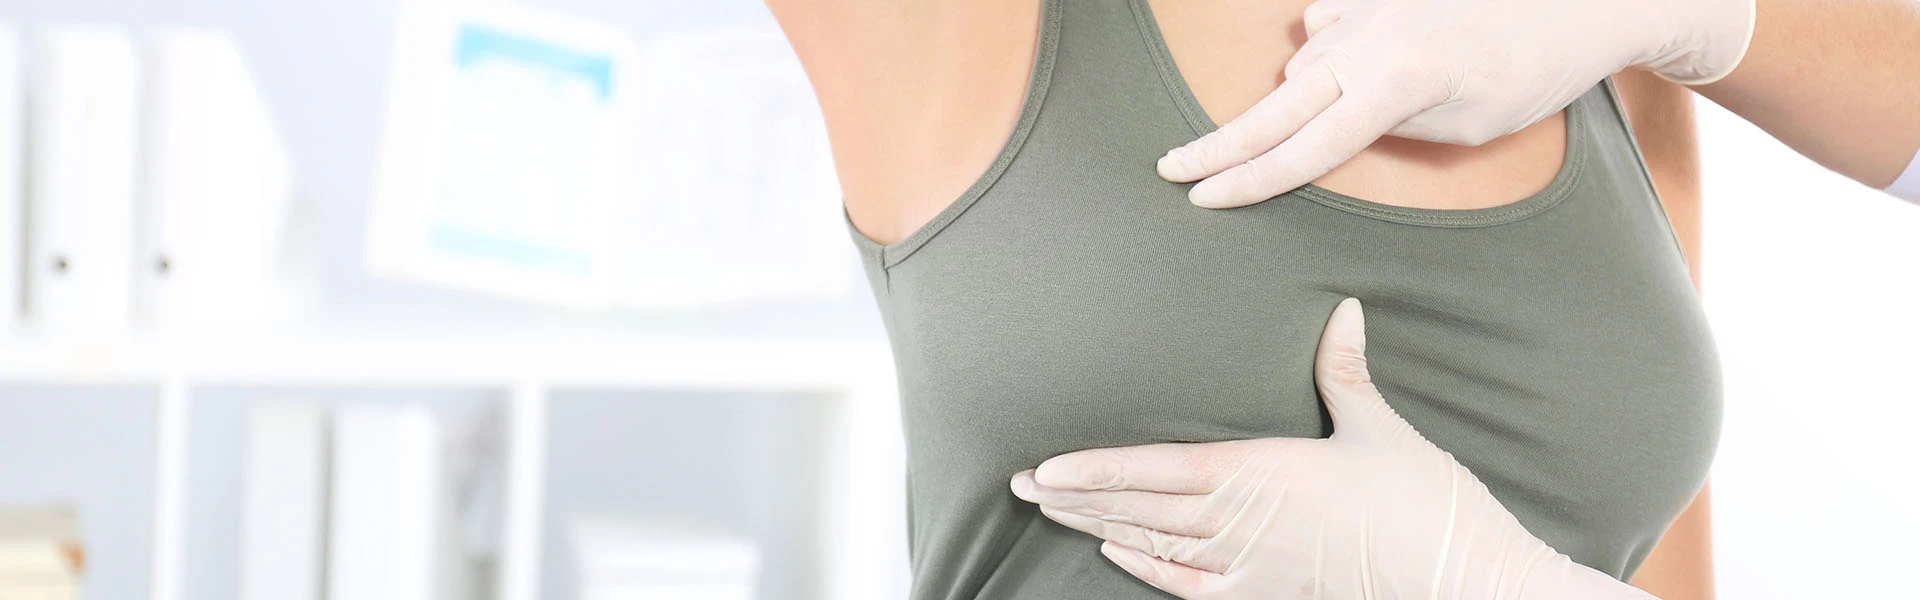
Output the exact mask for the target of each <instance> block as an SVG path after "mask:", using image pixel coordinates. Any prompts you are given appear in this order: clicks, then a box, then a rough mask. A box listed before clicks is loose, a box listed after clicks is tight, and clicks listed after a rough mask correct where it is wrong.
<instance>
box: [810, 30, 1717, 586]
mask: <svg viewBox="0 0 1920 600" xmlns="http://www.w3.org/2000/svg"><path fill="white" fill-rule="evenodd" d="M1038 30H1039V32H1040V34H1039V43H1038V52H1031V51H1030V52H1029V56H1030V57H1032V59H1033V68H1032V70H1031V71H1032V72H1031V76H1030V81H1031V86H1030V90H1029V92H1028V94H1027V99H1026V102H1025V105H1024V106H1023V107H1021V110H1020V114H1019V116H1018V118H1017V119H1016V121H1015V125H1014V127H1013V133H1012V135H1011V136H1009V137H1007V138H1006V142H1005V146H1004V147H1003V148H1002V149H1001V151H1000V152H999V153H998V154H996V155H994V156H992V157H991V162H988V163H986V164H984V165H982V166H981V170H984V171H985V172H986V174H985V175H984V176H979V178H978V179H977V180H976V181H973V182H972V184H971V187H970V188H969V189H968V190H967V192H966V193H964V194H962V195H961V198H960V199H959V200H958V201H957V202H954V203H953V204H952V205H951V206H948V207H946V208H943V209H941V210H939V211H937V214H935V215H932V218H931V221H930V222H928V223H927V224H926V225H925V226H923V227H920V228H918V229H917V230H914V231H913V232H912V233H911V234H910V235H906V236H904V239H902V240H900V241H898V242H896V243H893V244H889V245H881V244H878V243H875V242H873V241H872V240H869V239H866V238H865V237H864V236H860V235H859V234H857V233H856V239H857V241H858V242H860V244H861V246H862V250H863V254H864V258H865V260H866V261H867V265H868V274H869V276H870V279H871V281H872V283H873V288H874V292H875V294H876V296H877V297H878V298H879V301H880V305H881V308H882V312H883V314H884V315H885V318H886V322H887V327H888V330H889V334H890V336H891V338H892V340H893V345H894V353H895V359H896V362H897V365H898V368H899V370H900V379H901V382H902V390H901V392H902V408H903V413H904V416H905V425H906V433H907V438H908V453H909V455H908V464H909V473H908V479H909V498H908V500H909V503H910V512H909V514H910V517H911V522H910V526H909V528H910V534H911V544H912V547H911V553H912V561H913V567H914V584H913V597H914V598H916V599H931V598H972V597H982V598H1049V599H1068V600H1071V599H1075V598H1100V599H1102V600H1112V599H1117V598H1150V597H1161V595H1160V594H1159V593H1158V592H1156V591H1154V590H1152V589H1151V588H1149V587H1147V586H1145V585H1144V584H1141V583H1139V582H1137V581H1135V580H1133V579H1132V578H1131V577H1129V576H1127V575H1126V574H1125V573H1124V572H1122V571H1120V570H1119V569H1117V568H1115V567H1113V566H1112V565H1110V564H1109V563H1107V562H1106V561H1105V560H1104V559H1103V558H1101V557H1100V555H1099V554H1098V552H1097V550H1096V548H1097V545H1098V540H1095V539H1093V538H1090V537H1087V536H1085V535H1082V534H1079V533H1077V532H1073V531H1071V530H1068V529H1066V528H1064V527H1061V526H1058V525H1055V524H1053V523H1051V522H1050V521H1047V520H1046V519H1044V518H1043V517H1040V516H1039V515H1038V513H1037V511H1035V510H1033V508H1032V507H1031V506H1029V505H1025V504H1024V503H1022V502H1020V501H1019V500H1017V499H1015V498H1014V497H1013V496H1012V495H1011V494H1010V493H1008V492H1007V487H1006V484H1007V480H1008V478H1009V477H1010V476H1011V475H1012V474H1013V473H1014V472H1017V471H1019V470H1021V469H1025V468H1031V467H1033V466H1034V465H1037V464H1038V463H1039V462H1040V461H1041V460H1044V459H1046V458H1048V457H1050V456H1053V455H1055V454H1059V453H1063V452H1068V451H1073V450H1079V449H1083V448H1089V447H1101V446H1119V445H1133V444H1143V443H1153V442H1165V441H1213V440H1224V439H1241V438H1253V437H1268V436H1316V437H1317V436H1324V435H1326V433H1328V431H1329V429H1328V428H1329V423H1328V421H1327V419H1326V416H1325V414H1324V411H1323V410H1322V408H1321V407H1320V404H1319V401H1318V399H1317V398H1316V396H1315V394H1314V391H1313V385H1312V381H1311V378H1310V377H1311V376H1310V365H1311V357H1312V353H1313V345H1314V344H1315V342H1316V340H1317V339H1318V334H1319V328H1320V326H1321V325H1322V324H1324V323H1325V320H1326V316H1327V314H1328V312H1329V311H1330V310H1331V309H1332V307H1333V305H1334V304H1335V303H1336V302H1338V301H1339V300H1340V299H1341V298H1344V297H1347V296H1356V297H1359V298H1361V299H1362V300H1363V301H1365V302H1366V306H1367V310H1368V337H1369V345H1368V349H1369V356H1370V363H1371V365H1372V366H1373V370H1374V375H1375V379H1376V381H1377V382H1378V383H1379V385H1380V386H1381V388H1382V390H1383V391H1384V392H1385V393H1386V394H1387V397H1388V398H1389V400H1390V401H1391V402H1392V403H1393V404H1394V406H1395V408H1396V409H1398V410H1399V412H1400V413H1401V414H1402V415H1404V416H1405V417H1406V418H1407V419H1408V421H1410V422H1411V423H1413V425H1414V426H1415V427H1417V428H1419V429H1420V430H1421V431H1422V432H1423V433H1425V434H1426V435H1427V436H1428V437H1429V438H1430V439H1432V440H1433V441H1434V442H1435V443H1437V444H1439V445H1440V446H1441V447H1442V448H1445V449H1447V450H1449V451H1451V452H1452V453H1453V454H1454V455H1455V456H1456V457H1458V458H1459V459H1460V460H1461V461H1462V462H1463V463H1464V464H1466V465H1467V466H1468V467H1470V468H1472V469H1473V470H1474V472H1475V473H1476V474H1478V475H1480V477H1481V478H1482V479H1483V480H1485V481H1486V482H1487V484H1488V486H1489V487H1490V488H1491V489H1492V490H1493V492H1494V494H1495V495H1496V496H1497V497H1499V498H1500V499H1501V501H1502V502H1503V503H1505V504H1506V506H1507V507H1508V508H1510V509H1511V510H1513V511H1514V512H1515V514H1516V515H1517V516H1518V517H1519V518H1520V519H1521V521H1522V522H1523V523H1525V524H1526V525H1527V526H1528V527H1529V529H1530V530H1531V531H1533V532H1534V533H1535V534H1537V535H1539V536H1541V537H1542V538H1543V539H1545V540H1547V541H1548V542H1549V543H1550V544H1552V545H1553V546H1554V547H1555V548H1557V549H1559V550H1561V551H1563V552H1566V553H1568V554H1570V555H1572V556H1573V557H1574V558H1575V559H1576V560H1579V561H1581V562H1583V563H1585V564H1588V565H1590V566H1593V567H1595V568H1598V569H1600V570H1602V571H1606V572H1609V573H1612V574H1614V575H1616V576H1622V577H1624V576H1626V575H1628V574H1630V572H1631V570H1632V568H1633V567H1634V566H1635V565H1637V564H1638V562H1639V561H1640V560H1641V559H1642V558H1644V557H1645V554H1646V552H1647V551H1648V550H1649V549H1651V547H1652V545H1653V544H1654V542H1655V541H1657V540H1658V537H1659V535H1660V532H1661V531H1662V530H1664V528H1665V526H1666V523H1667V521H1668V520H1669V519H1671V518H1672V516H1673V515H1674V514H1677V513H1678V512H1679V510H1680V509H1681V508H1682V507H1683V506H1684V505H1685V503H1686V502H1687V500H1689V499H1690V498H1691V497H1692V494H1693V492H1694V491H1695V490H1696V489H1697V488H1698V485H1699V484H1700V482H1701V480H1702V479H1703V478H1704V476H1705V470H1706V466H1707V463H1708V461H1709V460H1710V458H1711V451H1712V447H1713V443H1714V439H1715V435H1714V434H1715V432H1716V430H1717V422H1718V408H1719V404H1718V381H1717V378H1716V373H1717V368H1716V366H1715V362H1714V356H1713V350H1712V347H1711V340H1710V338H1709V337H1708V335H1707V332H1706V325H1705V322H1704V319H1703V318H1702V316H1701V314H1700V311H1699V308H1698V305H1697V303H1696V301H1695V298H1694V295H1693V292H1692V289H1691V287H1690V286H1689V283H1688V280H1687V276H1686V269H1685V265H1684V263H1683V262H1682V260H1681V258H1680V255H1679V252H1678V250H1677V248H1676V247H1675V245H1674V242H1673V239H1672V236H1671V234H1670V232H1669V230H1668V229H1667V225H1666V222H1665V221H1664V218H1663V215H1662V214H1661V212H1660V209H1659V207H1658V204H1657V201H1656V200H1655V198H1654V196H1653V193H1652V190H1651V188H1650V187H1649V184H1648V181H1647V179H1646V176H1645V171H1644V169H1643V167H1642V165H1641V164H1640V162H1639V160H1638V158H1637V156H1636V154H1635V152H1634V150H1633V148H1632V144H1631V141H1630V139H1629V137H1628V134H1627V132H1626V130H1625V128H1624V124H1623V119H1622V118H1621V116H1620V114H1619V112H1618V107H1617V105H1616V104H1615V103H1614V102H1613V100H1612V98H1611V97H1610V95H1609V90H1607V89H1606V88H1595V90H1594V91H1592V92H1590V93H1588V94H1587V95H1585V96H1584V97H1582V98H1581V99H1580V100H1579V101H1578V102H1576V103H1575V105H1574V106H1573V107H1571V108H1570V109H1569V111H1568V116H1567V118H1566V119H1565V123H1566V125H1565V136H1564V149H1565V151H1566V152H1565V157H1564V160H1563V161H1557V162H1560V163H1561V164H1559V166H1558V167H1557V168H1556V169H1554V170H1553V171H1552V172H1551V181H1550V182H1543V185H1536V186H1534V187H1544V188H1545V189H1543V190H1540V191H1538V192H1537V193H1533V194H1531V195H1525V194H1522V195H1525V196H1526V197H1525V198H1524V199H1520V200H1518V201H1515V202H1509V200H1512V199H1511V198H1498V199H1497V201H1487V202H1484V204H1486V205H1492V206H1487V207H1486V208H1478V209H1470V210H1433V209H1412V208H1401V207H1396V206H1391V205H1387V204H1381V203H1374V202H1368V201H1365V200H1360V199H1357V198H1354V197H1351V196H1346V195H1341V194H1337V193H1333V192H1330V191H1328V190H1326V189H1324V188H1319V187H1312V188H1306V189H1303V190H1299V191H1296V192H1293V193H1290V194H1287V195H1284V196H1281V197H1279V198H1275V199H1273V200H1271V201H1268V202H1266V203H1263V204H1260V205H1256V206H1253V207H1250V208H1245V209H1237V210H1231V211H1208V210H1205V209H1200V208H1196V207H1193V206H1191V205H1189V204H1187V203H1186V202H1185V200H1184V196H1185V187H1186V186H1181V185H1175V184H1170V183H1167V182H1165V181H1162V180H1160V179H1159V178H1158V177H1156V176H1155V175H1154V173H1153V169H1152V164H1153V162H1154V159H1155V158H1157V157H1158V156H1159V154H1160V153H1161V152H1164V151H1165V150H1166V149H1167V148H1171V147H1173V146H1176V145H1179V144H1182V143H1184V142H1186V141H1189V140H1191V139H1193V138H1194V137H1196V136H1197V135H1198V134H1200V133H1202V132H1204V131H1206V130H1208V129H1210V128H1211V126H1212V122H1211V120H1210V119H1209V117H1208V116H1207V114H1206V113H1207V111H1206V110H1205V109H1204V108H1203V107H1202V106H1201V105H1200V103H1199V102H1198V101H1197V100H1196V99H1194V98H1193V97H1192V95H1191V94H1190V93H1189V92H1188V91H1187V88H1186V85H1185V84H1184V80H1183V78H1182V77H1180V75H1179V73H1178V70H1177V69H1176V68H1174V66H1173V64H1172V60H1171V55H1170V54H1169V53H1168V51H1167V50H1166V48H1165V47H1164V46H1163V45H1162V44H1161V43H1160V39H1161V38H1160V36H1159V34H1158V28H1157V27H1155V22H1154V21H1153V19H1152V16H1151V14H1150V11H1149V10H1148V9H1147V7H1146V6H1145V4H1144V2H1142V1H1138V0H1136V1H1133V2H1129V1H1126V0H1100V1H1095V0H1049V1H1048V2H1047V3H1046V11H1045V15H1044V16H1043V17H1042V18H1041V22H1040V24H1039V26H1038ZM810 68H816V67H815V66H810ZM827 95H828V94H827V93H825V92H823V103H824V102H827V101H828V100H827V99H826V98H825V96H827ZM831 113H832V110H831V109H829V114H830V117H829V118H830V126H832V125H833V122H832V117H831ZM1555 133H1558V132H1555ZM843 137H844V136H843ZM1555 137H1556V138H1558V137H1559V136H1555ZM836 145H837V146H838V145H841V142H839V141H836ZM836 153H837V154H840V153H839V152H838V150H836ZM842 160H843V162H844V160H845V158H844V157H842ZM846 170H847V167H846V165H842V171H843V175H844V173H845V172H846ZM1383 176H1390V174H1388V175H1383ZM1362 182H1363V183H1364V180H1363V181H1362ZM1400 185H1402V186H1404V185H1405V184H1404V183H1402V184H1400ZM1416 191H1419V190H1416ZM1425 191H1426V192H1427V193H1431V192H1432V191H1433V190H1425ZM1441 191H1444V192H1447V193H1449V194H1452V195H1453V196H1454V197H1456V198H1461V197H1464V198H1465V202H1467V203H1468V205H1471V204H1473V203H1475V202H1478V201H1480V200H1484V199H1485V198H1487V197H1488V194H1487V193H1485V192H1484V191H1483V190H1477V189H1476V190H1472V191H1464V192H1463V191H1462V190H1461V188H1459V187H1458V186H1452V187H1448V188H1447V189H1444V190H1441ZM1496 195H1497V194H1496ZM856 220H857V218H856ZM889 241H891V240H889Z"/></svg>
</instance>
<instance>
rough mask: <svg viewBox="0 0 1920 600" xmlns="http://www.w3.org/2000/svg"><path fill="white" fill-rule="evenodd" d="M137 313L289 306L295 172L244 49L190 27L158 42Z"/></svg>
mask: <svg viewBox="0 0 1920 600" xmlns="http://www.w3.org/2000/svg"><path fill="white" fill-rule="evenodd" d="M146 64H147V71H146V72H147V86H146V90H147V93H146V94H145V99H146V106H145V119H144V121H145V133H146V135H145V147H144V148H145V150H144V156H145V161H144V163H145V164H144V165H143V169H142V170H143V176H142V186H141V192H140V194H139V199H138V206H137V210H136V215H137V217H138V220H137V223H138V225H137V231H136V233H135V246H136V259H135V262H134V273H135V276H134V282H135V291H134V311H135V316H136V320H137V321H138V322H140V323H141V324H144V325H158V326H170V325H173V326H178V325H185V326H199V325H222V324H241V323H252V322H259V321H264V320H270V319H271V318H273V317H275V316H277V315H279V314H282V313H284V312H285V311H286V310H287V309H288V308H289V301H288V299H287V298H286V297H285V294H286V293H287V290H286V289H285V287H284V286H282V285H280V283H281V282H280V273H279V266H280V265H279V261H278V260H277V259H278V257H279V256H280V252H279V249H280V241H281V235H280V234H281V231H282V225H283V220H284V218H285V216H286V208H287V205H288V203H289V195H290V190H291V184H290V182H291V175H290V174H291V167H290V165H289V161H288V159H287V153H286V151H285V149H284V146H283V145H282V143H281V140H280V137H279V135H278V133H277V132H276V131H275V128H274V124H273V120H272V117H271V116H270V114H269V112H268V110H267V108H266V103H265V101H264V99H263V98H262V96H261V94H260V93H259V90H258V88H257V87H256V86H255V85H254V83H253V79H252V77H251V76H250V75H249V73H248V70H247V66H246V63H245V61H244V60H243V59H242V57H241V54H240V50H239V48H238V46H236V45H235V44H234V43H233V41H232V40H231V39H230V38H228V37H227V36H225V35H222V34H219V33H214V32H208V31H197V30H189V29H170V30H165V31H161V32H159V33H157V34H155V35H154V36H153V38H152V40H151V41H150V43H149V45H148V46H147V61H146Z"/></svg>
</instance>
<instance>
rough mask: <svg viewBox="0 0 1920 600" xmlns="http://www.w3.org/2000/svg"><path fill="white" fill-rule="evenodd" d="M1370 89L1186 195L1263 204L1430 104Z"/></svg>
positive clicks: (1343, 99) (1201, 201)
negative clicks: (1411, 104) (1418, 105)
mask: <svg viewBox="0 0 1920 600" xmlns="http://www.w3.org/2000/svg"><path fill="white" fill-rule="evenodd" d="M1322 62H1323V63H1325V62H1330V61H1322ZM1308 76H1312V75H1311V74H1310V73H1309V75H1308ZM1322 77H1328V78H1330V77H1332V74H1331V73H1330V72H1329V73H1328V74H1327V75H1323V76H1322ZM1371 87H1372V86H1371V85H1363V86H1362V87H1361V88H1359V89H1349V90H1346V92H1344V93H1343V94H1342V95H1341V96H1340V99H1339V100H1337V101H1335V102H1334V103H1333V106H1329V107H1327V110H1326V111H1325V112H1322V113H1320V114H1319V115H1318V116H1315V117H1314V118H1313V120H1312V121H1309V122H1308V123H1307V124H1306V125H1305V126H1302V127H1301V128H1300V130H1299V132H1297V133H1294V134H1293V136H1292V137H1289V138H1287V139H1286V141H1283V142H1280V145H1279V146H1275V147H1274V149H1272V150H1269V151H1267V153H1266V154H1264V155H1261V156H1260V157H1258V158H1255V159H1253V160H1250V161H1247V162H1246V163H1245V164H1241V165H1240V166H1237V167H1233V168H1231V169H1227V170H1225V171H1222V172H1220V174H1218V175H1214V176H1212V177H1209V178H1207V179H1206V180H1205V181H1202V182H1200V183H1198V184H1196V185H1194V186H1193V189H1192V190H1191V191H1189V192H1188V193H1187V198H1188V199H1189V200H1192V201H1193V203H1194V204H1197V205H1199V206H1204V207H1207V208H1235V207H1240V206H1246V205H1249V204H1255V203H1259V202H1263V201H1265V200H1266V199H1268V198H1272V197H1274V196H1277V195H1280V194H1283V193H1286V192H1287V191H1289V190H1292V189H1294V188H1297V187H1300V186H1303V185H1306V184H1307V183H1309V182H1312V181H1313V180H1315V179H1319V178H1320V176H1322V175H1326V174H1327V173H1328V172H1329V171H1332V170H1333V169H1334V168H1335V167H1338V166H1340V165H1341V164H1344V163H1346V162H1347V160H1348V159H1351V158H1353V156H1354V155H1356V154H1359V153H1360V151H1361V150H1365V149H1366V148H1367V146H1370V145H1372V144H1373V142H1374V141H1375V140H1378V139H1380V136H1382V135H1385V134H1386V133H1387V130H1389V129H1392V128H1393V126H1394V125H1397V124H1399V123H1400V122H1401V121H1405V120H1406V119H1407V117H1410V116H1413V114H1414V113H1417V112H1419V110H1420V109H1422V108H1425V107H1414V106H1410V105H1409V103H1408V102H1406V100H1405V99H1406V96H1403V95H1400V94H1397V93H1395V92H1392V91H1376V90H1371V89H1369V88H1371ZM1355 92H1358V93H1355Z"/></svg>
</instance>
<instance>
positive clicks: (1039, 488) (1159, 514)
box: [1013, 472, 1234, 537]
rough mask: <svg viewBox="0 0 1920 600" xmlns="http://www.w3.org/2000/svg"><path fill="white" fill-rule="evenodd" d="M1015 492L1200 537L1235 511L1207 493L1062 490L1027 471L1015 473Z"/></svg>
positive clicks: (1064, 508) (1045, 503)
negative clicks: (1036, 480)
mask: <svg viewBox="0 0 1920 600" xmlns="http://www.w3.org/2000/svg"><path fill="white" fill-rule="evenodd" d="M1013 495H1015V496H1019V497H1020V499H1021V500H1026V501H1028V502H1032V503H1034V504H1038V505H1040V506H1041V507H1042V508H1045V509H1050V510H1054V511H1060V512H1065V513H1070V514H1075V515H1080V516H1084V517H1090V518H1094V519H1099V520H1102V521H1107V522H1111V523H1125V524H1129V525H1139V526H1142V527H1147V528H1150V529H1157V530H1160V531H1164V532H1167V533H1174V534H1179V535H1188V536H1197V537H1205V536H1210V535H1214V534H1216V533H1219V532H1220V529H1221V528H1222V527H1225V526H1226V524H1227V522H1228V521H1230V520H1231V519H1232V518H1233V512H1234V508H1233V507H1230V506H1229V507H1222V506H1220V505H1221V504H1222V502H1216V501H1214V499H1215V497H1214V496H1211V495H1206V494H1162V493H1158V492H1140V491H1133V490H1121V491H1085V490H1061V489H1054V488H1050V487H1046V486H1043V485H1038V484H1034V483H1032V478H1031V476H1028V475H1027V474H1026V473H1024V472H1023V473H1022V474H1020V475H1015V476H1014V481H1013ZM1223 508H1224V509H1223Z"/></svg>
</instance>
